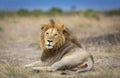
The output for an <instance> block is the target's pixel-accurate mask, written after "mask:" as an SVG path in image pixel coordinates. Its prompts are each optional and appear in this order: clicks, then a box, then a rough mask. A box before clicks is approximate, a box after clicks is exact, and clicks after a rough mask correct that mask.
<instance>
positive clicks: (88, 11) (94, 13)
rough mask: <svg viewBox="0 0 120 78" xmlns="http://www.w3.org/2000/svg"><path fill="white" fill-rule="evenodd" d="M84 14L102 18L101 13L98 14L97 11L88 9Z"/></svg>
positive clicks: (89, 16)
mask: <svg viewBox="0 0 120 78" xmlns="http://www.w3.org/2000/svg"><path fill="white" fill-rule="evenodd" d="M84 16H85V17H88V18H95V19H96V20H100V18H99V15H98V14H97V12H95V11H93V10H91V9H88V10H86V11H85V12H84Z"/></svg>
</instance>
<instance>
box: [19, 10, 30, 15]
mask: <svg viewBox="0 0 120 78" xmlns="http://www.w3.org/2000/svg"><path fill="white" fill-rule="evenodd" d="M17 14H18V15H20V16H28V15H30V12H29V11H28V10H26V9H20V10H19V11H18V12H17Z"/></svg>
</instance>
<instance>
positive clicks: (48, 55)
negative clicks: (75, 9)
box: [25, 20, 94, 72]
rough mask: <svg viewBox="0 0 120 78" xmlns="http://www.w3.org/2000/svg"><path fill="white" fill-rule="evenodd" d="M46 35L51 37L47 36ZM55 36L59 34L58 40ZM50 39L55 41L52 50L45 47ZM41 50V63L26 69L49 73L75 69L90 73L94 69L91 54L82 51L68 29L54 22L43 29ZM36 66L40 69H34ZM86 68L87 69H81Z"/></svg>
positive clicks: (29, 65)
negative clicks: (31, 68)
mask: <svg viewBox="0 0 120 78" xmlns="http://www.w3.org/2000/svg"><path fill="white" fill-rule="evenodd" d="M46 33H49V35H48V36H46ZM54 34H58V36H57V38H56V37H55V36H53V35H54ZM48 37H49V38H50V39H52V40H53V42H52V43H53V44H54V45H53V48H52V49H48V48H46V47H45V42H46V39H47V38H48ZM55 38H56V39H55ZM54 39H55V40H54ZM57 40H58V41H57ZM40 49H41V51H42V52H41V57H40V58H41V61H37V62H34V63H32V64H28V65H25V67H33V69H34V70H48V71H56V70H63V69H75V70H76V72H82V71H88V70H91V69H92V67H93V63H94V62H93V57H92V56H91V54H90V53H88V52H86V51H85V50H83V49H82V47H81V44H79V43H78V41H77V39H76V37H75V36H74V35H73V34H72V33H71V32H70V31H69V30H68V28H66V27H65V26H64V25H63V24H61V23H58V22H55V21H54V20H50V22H49V23H47V24H43V25H42V27H41V33H40ZM36 65H37V66H38V65H39V67H34V66H36ZM43 66H44V67H43ZM84 66H85V68H81V67H84Z"/></svg>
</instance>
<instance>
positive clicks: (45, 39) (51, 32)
mask: <svg viewBox="0 0 120 78" xmlns="http://www.w3.org/2000/svg"><path fill="white" fill-rule="evenodd" d="M40 35H41V36H40V37H41V38H40V41H41V43H40V48H41V50H42V52H45V51H47V50H50V49H58V48H60V47H61V46H62V45H63V44H65V42H66V41H67V40H70V41H72V42H74V43H75V44H77V45H78V46H80V44H78V42H77V40H76V38H75V36H73V35H72V33H71V32H70V31H69V30H68V29H67V28H66V27H65V26H64V25H63V24H61V23H58V22H55V21H54V20H50V22H49V23H46V24H43V25H42V26H41V34H40Z"/></svg>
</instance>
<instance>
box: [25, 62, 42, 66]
mask: <svg viewBox="0 0 120 78" xmlns="http://www.w3.org/2000/svg"><path fill="white" fill-rule="evenodd" d="M41 64H42V63H41V61H36V62H33V63H31V64H27V65H24V67H34V66H40V65H41Z"/></svg>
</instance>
